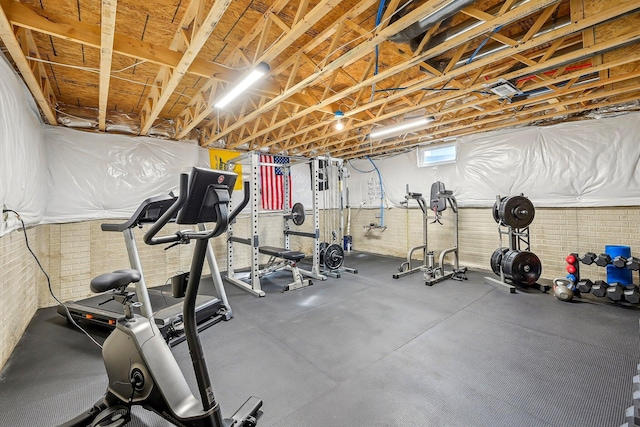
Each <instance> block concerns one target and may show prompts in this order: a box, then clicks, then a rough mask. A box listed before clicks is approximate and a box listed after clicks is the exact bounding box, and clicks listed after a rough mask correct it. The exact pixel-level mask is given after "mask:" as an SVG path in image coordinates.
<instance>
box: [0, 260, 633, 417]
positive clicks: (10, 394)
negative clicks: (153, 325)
mask: <svg viewBox="0 0 640 427" xmlns="http://www.w3.org/2000/svg"><path fill="white" fill-rule="evenodd" d="M345 261H346V262H345V264H346V265H347V266H349V267H353V268H357V269H358V271H359V274H355V275H354V274H349V273H346V272H343V273H342V274H341V276H342V277H341V278H339V279H337V278H329V279H328V280H327V281H318V280H314V281H313V282H314V285H313V286H310V287H307V288H303V289H299V290H296V291H291V292H285V293H281V292H280V291H281V290H282V284H283V283H285V284H286V283H288V281H287V280H289V281H290V278H291V276H290V273H286V272H283V273H278V274H275V275H273V276H271V277H268V278H265V279H264V280H263V288H264V290H265V291H266V292H267V296H266V297H264V298H256V297H253V296H251V295H249V294H247V293H245V292H244V291H242V290H240V289H237V288H235V287H233V286H231V285H227V286H226V288H227V294H228V296H229V300H230V303H231V305H232V308H233V312H234V315H235V317H234V318H233V319H232V320H230V321H228V322H221V323H220V324H218V325H216V326H214V327H212V328H210V329H208V330H206V331H204V332H203V333H202V334H201V337H202V342H203V347H204V350H205V353H206V355H207V361H208V363H209V371H210V374H211V377H212V380H213V387H214V393H215V395H216V398H217V399H218V401H219V402H220V404H221V407H222V410H223V413H224V414H225V415H230V414H231V413H233V412H234V411H235V409H236V408H237V407H238V406H239V405H241V404H242V403H243V402H244V400H245V399H246V398H247V397H249V396H250V395H255V396H259V397H261V398H262V399H263V401H264V406H263V411H264V415H263V416H262V417H261V419H260V422H259V425H260V426H278V427H285V426H291V427H315V426H318V427H324V426H363V427H365V426H367V427H368V426H404V425H415V426H429V427H433V426H475V427H484V426H487V427H499V426H505V427H507V426H509V427H512V426H527V427H554V426H555V427H571V426H575V427H605V426H610V427H617V426H619V425H620V424H622V422H623V415H624V409H625V408H626V407H627V406H630V405H631V380H632V377H633V375H634V374H635V373H636V364H637V363H638V362H640V355H639V351H638V349H639V348H640V342H639V339H638V336H639V334H638V318H640V310H636V309H629V308H626V307H622V306H615V305H614V304H612V303H607V302H603V301H606V300H602V301H595V300H591V299H587V298H585V299H584V300H583V301H578V302H576V303H572V304H567V303H562V302H560V301H558V300H556V299H555V298H554V297H553V296H552V295H549V294H543V293H541V292H539V291H537V290H528V291H520V292H518V293H516V294H507V293H505V292H503V291H500V290H497V289H495V288H493V287H491V286H488V285H485V284H484V283H483V277H484V275H485V273H482V272H470V273H469V274H468V276H469V280H467V281H462V282H460V281H453V280H447V281H444V282H441V283H437V284H435V285H434V286H432V287H428V286H425V285H424V281H423V278H422V277H421V275H420V273H416V274H413V275H410V276H407V277H404V278H401V279H397V280H394V279H392V274H393V273H395V272H396V271H397V270H396V268H397V267H398V266H399V265H400V263H401V262H402V261H403V260H401V259H397V258H388V257H378V256H371V255H366V254H357V255H351V256H348V257H347V258H346V260H345ZM89 331H90V332H91V333H92V334H93V335H95V336H96V337H97V339H98V340H99V341H103V340H104V339H105V337H106V336H107V334H108V332H107V331H104V330H102V329H100V328H97V327H93V328H91V327H90V328H89ZM172 351H173V353H174V355H175V356H176V359H177V360H178V363H179V365H180V367H181V368H182V369H183V372H184V373H185V377H186V378H187V381H188V382H189V384H190V385H191V387H192V389H193V390H194V391H195V379H194V375H193V373H192V370H191V361H190V359H189V355H188V349H187V347H186V345H185V344H180V345H178V346H177V347H175V348H173V349H172ZM106 383H107V377H106V374H105V372H104V366H103V363H102V360H101V354H100V350H99V349H98V348H97V347H95V346H94V345H93V344H91V343H90V342H89V340H88V339H87V338H86V337H85V336H84V335H83V334H81V333H80V332H78V331H75V330H73V329H71V328H70V327H69V326H68V325H67V324H66V322H65V320H64V319H63V318H62V317H61V316H59V315H57V314H56V313H55V309H53V308H51V309H45V310H39V311H38V312H37V313H36V316H35V317H34V318H33V320H32V322H31V324H30V326H29V328H28V329H27V332H26V333H25V334H24V336H23V338H22V339H21V341H20V343H19V344H18V346H17V348H16V349H15V351H14V352H13V354H12V355H11V357H10V359H9V361H8V363H7V365H6V366H5V368H4V369H3V370H2V372H1V373H0V408H1V409H0V412H1V415H0V426H53V425H57V424H59V423H61V422H63V421H66V420H68V419H70V418H72V417H74V416H75V415H77V414H79V413H80V412H82V411H83V410H86V409H87V408H88V407H90V406H91V405H92V404H93V403H94V402H95V401H96V400H97V399H98V398H99V397H100V396H101V395H102V393H103V392H104V389H105V386H106ZM133 416H134V417H133V420H132V422H131V423H130V424H129V425H131V426H140V427H143V426H146V427H150V426H153V427H160V426H168V425H170V424H169V423H168V422H166V421H165V420H163V419H161V418H159V417H158V416H156V415H155V414H153V413H150V412H148V411H146V410H144V409H142V408H135V409H134V412H133Z"/></svg>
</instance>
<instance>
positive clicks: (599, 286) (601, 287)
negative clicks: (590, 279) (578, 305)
mask: <svg viewBox="0 0 640 427" xmlns="http://www.w3.org/2000/svg"><path fill="white" fill-rule="evenodd" d="M608 287H609V284H608V283H607V282H605V281H604V280H596V282H595V283H594V284H593V286H591V293H592V294H593V295H595V296H597V297H603V296H605V295H607V288H608Z"/></svg>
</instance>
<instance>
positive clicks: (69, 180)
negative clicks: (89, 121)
mask: <svg viewBox="0 0 640 427" xmlns="http://www.w3.org/2000/svg"><path fill="white" fill-rule="evenodd" d="M45 137H46V141H47V155H48V164H49V197H48V201H47V209H46V212H45V215H44V218H43V221H44V222H47V223H55V222H71V221H81V220H87V219H102V218H124V217H128V216H129V215H131V213H133V212H134V211H135V209H136V208H137V207H138V205H139V204H140V202H142V201H143V200H145V199H147V198H149V197H154V196H159V195H162V194H168V193H169V192H170V191H174V192H176V193H177V190H178V184H179V175H180V173H181V172H189V170H190V169H191V167H192V166H202V167H208V165H209V151H208V150H206V149H204V148H201V147H199V146H198V144H197V143H195V142H175V141H164V140H160V139H154V138H149V137H131V136H126V135H105V134H98V133H90V132H83V131H76V130H71V129H67V128H62V127H52V126H47V127H46V128H45Z"/></svg>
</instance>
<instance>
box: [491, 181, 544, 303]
mask: <svg viewBox="0 0 640 427" xmlns="http://www.w3.org/2000/svg"><path fill="white" fill-rule="evenodd" d="M491 214H492V216H493V219H494V220H495V221H496V223H498V233H499V234H500V246H501V247H499V248H498V249H496V250H495V251H494V252H493V254H491V261H490V264H491V270H492V271H493V273H494V274H496V275H497V276H499V277H500V280H496V279H493V278H490V277H487V278H485V283H487V284H490V285H500V286H501V288H502V287H503V288H506V289H508V290H509V292H511V293H514V292H515V286H513V285H521V286H530V285H534V284H535V283H536V281H537V280H538V279H539V278H540V276H541V274H542V263H541V262H540V258H538V257H537V256H536V254H534V253H533V252H531V251H530V245H529V228H528V227H529V225H530V224H531V223H532V222H533V219H534V217H535V208H534V206H533V203H532V202H531V201H530V200H529V199H528V198H527V197H525V196H524V194H521V195H519V196H506V197H500V196H496V202H495V203H494V204H493V208H492V209H491ZM505 227H506V229H507V230H506V231H505V230H504V228H505ZM503 235H507V236H508V239H509V240H508V243H509V247H503V246H502V236H503ZM507 282H508V283H507ZM545 290H546V289H545Z"/></svg>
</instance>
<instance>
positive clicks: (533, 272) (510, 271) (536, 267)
mask: <svg viewBox="0 0 640 427" xmlns="http://www.w3.org/2000/svg"><path fill="white" fill-rule="evenodd" d="M502 272H503V273H504V276H505V278H507V279H509V280H512V281H513V282H514V283H518V284H521V285H533V284H534V283H536V281H537V280H538V279H539V278H540V275H541V274H542V263H541V262H540V258H538V256H537V255H536V254H534V253H533V252H527V251H509V252H507V253H505V254H504V255H503V257H502Z"/></svg>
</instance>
